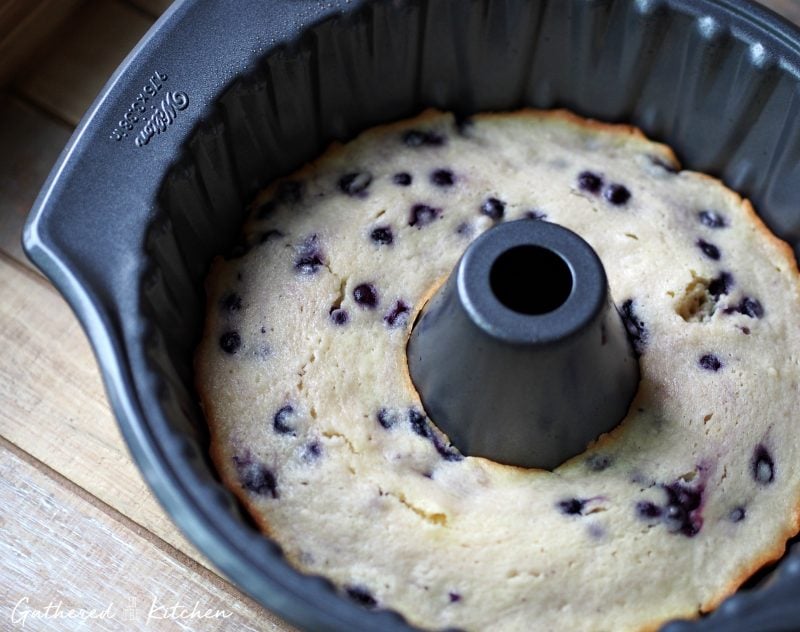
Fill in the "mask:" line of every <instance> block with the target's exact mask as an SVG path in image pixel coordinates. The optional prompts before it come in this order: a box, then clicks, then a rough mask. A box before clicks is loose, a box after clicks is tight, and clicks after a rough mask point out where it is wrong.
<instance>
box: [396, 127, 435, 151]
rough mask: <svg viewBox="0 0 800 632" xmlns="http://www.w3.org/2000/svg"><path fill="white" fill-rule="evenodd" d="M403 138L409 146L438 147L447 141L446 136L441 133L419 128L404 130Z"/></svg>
mask: <svg viewBox="0 0 800 632" xmlns="http://www.w3.org/2000/svg"><path fill="white" fill-rule="evenodd" d="M402 140H403V144H404V145H406V146H407V147H423V146H428V147H438V146H439V145H444V142H445V139H444V136H442V135H441V134H437V133H436V132H430V131H424V130H418V129H410V130H408V131H406V132H403V136H402Z"/></svg>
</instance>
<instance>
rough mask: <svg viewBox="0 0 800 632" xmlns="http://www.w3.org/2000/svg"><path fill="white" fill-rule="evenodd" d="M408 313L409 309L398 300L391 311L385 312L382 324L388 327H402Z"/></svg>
mask: <svg viewBox="0 0 800 632" xmlns="http://www.w3.org/2000/svg"><path fill="white" fill-rule="evenodd" d="M410 312H411V308H410V307H409V306H408V305H406V304H405V303H404V302H403V301H402V300H398V301H397V302H396V303H395V304H394V306H393V307H392V309H391V310H389V312H387V314H386V316H384V317H383V322H385V323H386V324H387V325H389V327H403V326H404V325H405V324H406V322H407V321H408V315H409V313H410Z"/></svg>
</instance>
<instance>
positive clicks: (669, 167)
mask: <svg viewBox="0 0 800 632" xmlns="http://www.w3.org/2000/svg"><path fill="white" fill-rule="evenodd" d="M648 158H650V162H651V163H652V164H654V165H655V166H657V167H661V168H662V169H663V170H664V171H666V172H668V173H678V168H677V167H676V166H675V164H673V163H669V162H667V161H666V160H664V159H663V158H661V157H660V156H648Z"/></svg>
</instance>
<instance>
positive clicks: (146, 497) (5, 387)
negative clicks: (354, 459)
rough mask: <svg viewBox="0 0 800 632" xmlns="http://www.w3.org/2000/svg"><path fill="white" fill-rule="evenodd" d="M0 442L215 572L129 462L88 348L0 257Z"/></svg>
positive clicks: (49, 293) (29, 280) (32, 282)
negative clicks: (19, 449)
mask: <svg viewBox="0 0 800 632" xmlns="http://www.w3.org/2000/svg"><path fill="white" fill-rule="evenodd" d="M0 296H2V297H3V300H2V301H0V323H2V327H0V348H2V349H3V353H2V354H0V402H2V406H0V436H2V437H5V438H6V439H7V440H9V441H10V442H12V443H13V444H15V445H16V446H18V447H19V448H21V449H23V450H25V451H26V452H28V453H29V454H31V455H32V456H33V457H35V458H36V459H38V460H40V461H42V462H43V463H45V464H47V465H48V466H49V467H51V468H53V469H54V470H56V471H58V472H60V473H61V474H62V475H63V476H65V477H66V478H68V479H69V480H71V481H73V482H74V483H75V484H77V485H79V486H80V487H82V488H83V489H85V490H86V491H87V492H89V493H91V494H93V495H94V496H96V497H97V498H98V499H100V500H101V501H102V502H104V503H106V504H107V505H110V506H111V507H113V508H114V509H116V510H117V511H119V512H120V513H123V514H125V515H127V516H131V517H132V518H133V519H134V520H135V521H136V522H137V523H138V524H140V525H141V526H142V527H144V528H145V529H148V530H150V531H152V532H153V533H154V534H156V535H157V536H159V537H160V538H162V539H163V540H164V541H166V542H168V543H169V544H170V545H172V546H174V547H175V548H176V549H178V550H180V551H181V552H183V553H184V554H186V555H187V556H189V557H191V558H192V559H194V560H195V561H197V562H198V563H200V564H203V565H205V566H207V567H208V568H213V567H212V565H211V563H210V562H208V561H207V560H206V559H205V557H203V556H202V555H201V554H200V553H199V552H198V551H197V550H196V549H195V548H194V547H193V546H192V545H191V544H190V543H189V541H188V540H186V539H185V538H184V537H183V535H182V534H181V533H180V531H179V530H178V529H177V528H176V527H175V526H174V524H173V523H172V521H171V520H170V519H169V517H168V516H167V515H166V514H165V513H164V511H163V509H162V508H161V506H160V505H159V504H158V502H157V501H156V499H155V497H154V496H153V495H152V493H151V492H150V489H149V488H148V487H147V485H146V484H145V482H144V480H143V479H142V477H141V474H140V473H139V470H138V469H137V468H136V466H135V464H134V463H133V461H132V460H131V457H130V455H129V454H128V451H127V448H126V446H125V443H124V440H123V439H122V436H121V434H120V432H119V428H118V427H117V423H116V420H115V419H114V417H113V415H112V413H111V410H110V408H109V406H108V403H107V400H106V397H105V392H104V390H103V386H102V383H101V380H100V375H99V372H98V369H97V365H96V363H95V360H94V356H93V355H92V351H91V349H90V347H89V343H88V342H87V340H86V337H85V336H84V334H83V331H82V330H81V327H80V325H79V324H78V321H77V319H76V318H75V316H73V314H72V313H71V311H70V309H69V307H68V306H67V304H66V303H65V302H64V300H63V299H62V298H61V297H60V296H59V295H58V293H57V292H56V291H55V290H54V289H53V288H52V286H50V284H49V283H48V282H47V281H46V280H45V279H44V278H43V277H40V276H39V275H34V273H32V272H28V271H27V270H26V269H23V268H20V267H19V266H18V265H17V264H15V262H13V261H10V260H9V259H8V258H6V257H5V256H3V255H0Z"/></svg>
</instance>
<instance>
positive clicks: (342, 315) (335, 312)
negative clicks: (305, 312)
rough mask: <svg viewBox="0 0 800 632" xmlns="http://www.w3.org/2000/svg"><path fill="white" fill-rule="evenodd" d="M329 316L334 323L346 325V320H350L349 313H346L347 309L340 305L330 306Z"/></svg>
mask: <svg viewBox="0 0 800 632" xmlns="http://www.w3.org/2000/svg"><path fill="white" fill-rule="evenodd" d="M330 317H331V322H333V324H334V325H346V324H347V321H348V320H350V315H349V314H348V313H347V310H346V309H342V308H341V307H332V308H331V312H330Z"/></svg>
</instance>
